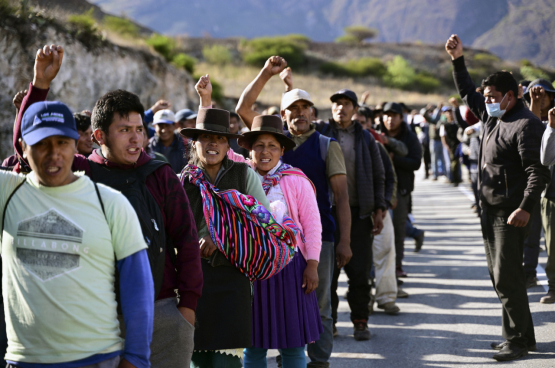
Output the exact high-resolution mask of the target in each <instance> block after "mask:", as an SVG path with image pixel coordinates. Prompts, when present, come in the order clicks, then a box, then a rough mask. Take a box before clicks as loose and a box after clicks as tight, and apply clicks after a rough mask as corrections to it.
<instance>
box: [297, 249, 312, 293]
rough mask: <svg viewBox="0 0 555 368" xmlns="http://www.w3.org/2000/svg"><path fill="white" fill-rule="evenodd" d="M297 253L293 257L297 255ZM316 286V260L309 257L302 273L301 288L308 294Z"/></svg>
mask: <svg viewBox="0 0 555 368" xmlns="http://www.w3.org/2000/svg"><path fill="white" fill-rule="evenodd" d="M298 256H299V255H298V254H297V255H296V256H295V257H298ZM317 287H318V261H315V260H313V259H309V260H308V262H307V263H306V268H305V269H304V273H303V288H306V290H305V291H304V293H305V294H310V293H312V292H313V291H314V290H316V288H317Z"/></svg>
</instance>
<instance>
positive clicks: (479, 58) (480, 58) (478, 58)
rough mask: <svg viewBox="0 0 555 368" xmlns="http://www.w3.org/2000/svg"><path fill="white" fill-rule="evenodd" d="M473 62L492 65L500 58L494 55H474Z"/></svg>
mask: <svg viewBox="0 0 555 368" xmlns="http://www.w3.org/2000/svg"><path fill="white" fill-rule="evenodd" d="M473 60H474V61H475V62H477V63H479V64H486V65H491V64H495V63H497V62H498V61H499V58H498V57H497V56H495V55H492V54H486V53H480V54H476V55H474V58H473Z"/></svg>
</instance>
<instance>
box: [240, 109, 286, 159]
mask: <svg viewBox="0 0 555 368" xmlns="http://www.w3.org/2000/svg"><path fill="white" fill-rule="evenodd" d="M262 134H273V135H274V137H276V139H277V140H278V142H279V143H281V145H282V146H283V147H284V148H285V151H289V150H291V149H293V148H295V146H296V144H295V142H293V140H292V139H291V138H289V137H288V136H286V135H285V134H283V122H282V121H281V119H280V118H279V117H277V116H275V115H258V116H257V117H255V118H254V119H253V121H252V126H251V130H250V131H249V132H246V133H243V135H242V136H241V138H239V139H238V140H237V144H239V145H240V146H241V147H243V148H246V149H248V150H250V149H251V146H252V142H254V140H255V139H256V136H259V135H262Z"/></svg>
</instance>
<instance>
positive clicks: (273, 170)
mask: <svg viewBox="0 0 555 368" xmlns="http://www.w3.org/2000/svg"><path fill="white" fill-rule="evenodd" d="M282 164H283V162H281V160H279V161H278V163H277V164H276V166H274V168H273V169H272V170H270V171H268V173H267V174H266V175H274V174H275V173H276V171H277V169H279V167H280V166H281V165H282ZM256 175H258V176H259V177H260V179H262V178H264V176H265V175H260V174H259V173H258V171H257V172H256Z"/></svg>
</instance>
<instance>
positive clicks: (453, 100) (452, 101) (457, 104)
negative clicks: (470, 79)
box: [449, 97, 459, 107]
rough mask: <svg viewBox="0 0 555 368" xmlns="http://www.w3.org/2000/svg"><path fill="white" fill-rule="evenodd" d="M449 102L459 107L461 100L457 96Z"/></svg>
mask: <svg viewBox="0 0 555 368" xmlns="http://www.w3.org/2000/svg"><path fill="white" fill-rule="evenodd" d="M449 103H450V104H451V105H452V106H453V107H459V101H458V100H457V99H456V98H455V97H451V98H450V99H449Z"/></svg>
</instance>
